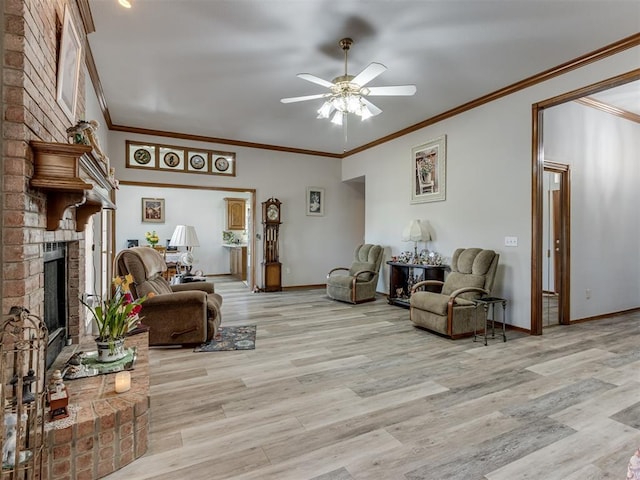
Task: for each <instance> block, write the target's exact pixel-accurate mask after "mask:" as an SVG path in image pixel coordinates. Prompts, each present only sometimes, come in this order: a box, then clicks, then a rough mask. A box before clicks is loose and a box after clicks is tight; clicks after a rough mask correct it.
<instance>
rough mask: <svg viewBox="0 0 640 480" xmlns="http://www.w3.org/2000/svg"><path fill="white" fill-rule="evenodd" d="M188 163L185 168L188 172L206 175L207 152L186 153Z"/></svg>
mask: <svg viewBox="0 0 640 480" xmlns="http://www.w3.org/2000/svg"><path fill="white" fill-rule="evenodd" d="M187 156H188V158H189V163H188V164H187V168H188V170H189V171H190V172H198V173H207V164H208V157H209V154H208V153H207V152H188V153H187Z"/></svg>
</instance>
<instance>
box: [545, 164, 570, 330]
mask: <svg viewBox="0 0 640 480" xmlns="http://www.w3.org/2000/svg"><path fill="white" fill-rule="evenodd" d="M543 171H544V172H551V173H554V174H558V175H560V190H559V195H558V197H559V200H560V206H559V212H558V213H559V218H558V219H555V220H558V222H554V223H557V224H559V226H560V228H559V231H558V232H557V234H558V238H559V239H560V252H559V255H558V258H559V262H558V264H557V265H555V266H554V274H555V277H556V278H559V280H560V281H559V284H558V285H554V290H555V291H556V292H558V294H559V297H560V301H559V303H558V316H559V321H560V322H559V323H560V324H561V325H569V323H570V318H571V317H570V306H571V301H570V300H571V293H570V292H571V177H570V171H571V169H570V167H569V165H566V164H563V163H556V162H550V161H545V162H543ZM554 209H555V208H554ZM543 229H544V227H543ZM554 251H555V249H554ZM554 256H555V255H554ZM554 283H555V282H554Z"/></svg>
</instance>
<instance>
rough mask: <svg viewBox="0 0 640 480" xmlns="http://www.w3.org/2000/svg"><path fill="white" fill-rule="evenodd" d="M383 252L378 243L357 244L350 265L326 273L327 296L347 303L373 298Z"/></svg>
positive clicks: (367, 300) (374, 297)
mask: <svg viewBox="0 0 640 480" xmlns="http://www.w3.org/2000/svg"><path fill="white" fill-rule="evenodd" d="M383 253H384V251H383V250H382V247H381V246H380V245H371V244H368V243H367V244H364V245H360V246H358V247H357V248H356V251H355V253H354V259H353V263H352V264H351V267H336V268H333V269H331V270H330V271H329V273H328V274H327V295H328V296H329V298H333V299H334V300H340V301H342V302H349V303H362V302H369V301H372V300H375V299H376V287H377V285H378V274H379V272H380V264H381V263H382V256H383Z"/></svg>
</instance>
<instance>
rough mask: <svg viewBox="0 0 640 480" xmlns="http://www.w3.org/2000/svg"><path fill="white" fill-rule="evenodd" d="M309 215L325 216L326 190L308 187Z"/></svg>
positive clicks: (307, 203)
mask: <svg viewBox="0 0 640 480" xmlns="http://www.w3.org/2000/svg"><path fill="white" fill-rule="evenodd" d="M306 205H307V215H315V216H322V215H324V188H319V187H307V202H306Z"/></svg>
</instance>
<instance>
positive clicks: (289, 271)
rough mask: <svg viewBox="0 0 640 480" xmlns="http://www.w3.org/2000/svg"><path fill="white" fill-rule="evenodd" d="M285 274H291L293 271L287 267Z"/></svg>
mask: <svg viewBox="0 0 640 480" xmlns="http://www.w3.org/2000/svg"><path fill="white" fill-rule="evenodd" d="M284 273H286V274H287V275H288V274H290V273H291V269H290V268H289V267H286V268H285V269H284Z"/></svg>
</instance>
